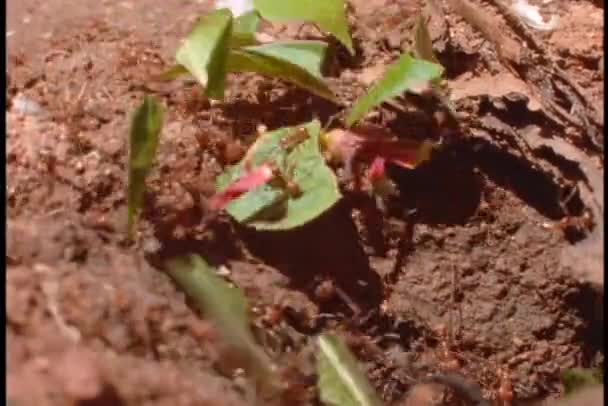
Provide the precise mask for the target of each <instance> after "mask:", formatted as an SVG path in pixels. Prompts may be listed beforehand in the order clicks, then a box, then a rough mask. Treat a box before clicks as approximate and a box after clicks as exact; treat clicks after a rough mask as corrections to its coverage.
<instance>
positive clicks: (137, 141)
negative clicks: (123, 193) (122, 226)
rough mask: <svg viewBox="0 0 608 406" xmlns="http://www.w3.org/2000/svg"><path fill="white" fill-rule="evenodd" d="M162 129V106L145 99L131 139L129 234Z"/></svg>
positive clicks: (128, 199)
mask: <svg viewBox="0 0 608 406" xmlns="http://www.w3.org/2000/svg"><path fill="white" fill-rule="evenodd" d="M162 126H163V110H162V106H161V104H160V103H159V102H158V101H156V99H154V98H153V97H148V96H146V97H145V98H144V101H143V103H142V104H141V105H140V106H139V107H138V108H137V110H136V111H135V113H134V115H133V118H132V121H131V131H130V137H129V180H128V188H127V206H128V209H127V210H128V214H127V216H128V217H127V230H128V233H129V236H130V237H132V235H133V227H134V226H135V222H136V220H137V216H138V215H139V212H140V211H141V209H142V207H143V203H144V194H145V190H146V185H145V180H146V177H147V175H148V173H149V172H150V169H151V168H152V164H153V163H154V159H155V157H156V150H157V149H158V143H159V140H160V131H161V129H162Z"/></svg>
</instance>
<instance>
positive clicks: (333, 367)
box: [317, 335, 382, 406]
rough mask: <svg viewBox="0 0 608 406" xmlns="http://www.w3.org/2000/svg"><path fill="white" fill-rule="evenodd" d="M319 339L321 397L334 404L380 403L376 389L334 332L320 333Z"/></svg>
mask: <svg viewBox="0 0 608 406" xmlns="http://www.w3.org/2000/svg"><path fill="white" fill-rule="evenodd" d="M318 340H319V341H318V343H319V351H318V353H317V374H318V376H319V382H318V385H317V386H318V387H319V392H320V397H321V401H322V402H323V403H325V404H328V405H334V406H380V405H381V404H382V402H381V401H380V398H379V397H378V395H377V394H376V391H375V390H374V388H373V387H372V385H371V384H370V383H369V381H368V380H367V377H366V376H365V374H364V373H363V371H362V370H361V369H360V367H359V365H358V362H357V360H356V359H355V357H354V356H353V355H352V353H351V352H350V351H349V349H348V347H346V345H345V344H344V343H343V342H342V340H340V339H339V338H338V337H336V336H333V335H322V336H320V337H319V339H318Z"/></svg>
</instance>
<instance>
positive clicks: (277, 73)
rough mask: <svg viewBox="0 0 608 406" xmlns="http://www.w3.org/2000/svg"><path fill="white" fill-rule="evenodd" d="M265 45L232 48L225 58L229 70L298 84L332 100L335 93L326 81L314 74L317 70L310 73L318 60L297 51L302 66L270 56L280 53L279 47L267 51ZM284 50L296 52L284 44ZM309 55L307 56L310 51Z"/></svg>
mask: <svg viewBox="0 0 608 406" xmlns="http://www.w3.org/2000/svg"><path fill="white" fill-rule="evenodd" d="M269 45H274V44H269ZM267 47H268V45H260V46H258V47H246V48H241V49H238V50H236V49H234V50H232V51H231V52H230V58H229V60H228V71H229V72H255V73H259V74H262V75H265V76H270V77H275V78H278V79H283V80H285V81H288V82H291V83H293V84H295V85H297V86H300V87H302V88H304V89H306V90H308V91H309V92H311V93H313V94H316V95H317V96H320V97H323V98H325V99H328V100H331V101H334V100H335V96H334V94H333V93H332V91H331V90H330V89H329V87H328V86H327V84H325V82H324V81H323V80H322V79H321V78H320V77H319V76H316V72H314V73H313V70H312V69H313V67H314V66H315V65H316V63H317V62H316V61H315V60H313V59H310V58H309V59H305V60H303V59H304V54H305V53H304V52H299V56H300V57H301V58H302V59H301V60H300V61H298V62H299V63H302V66H300V65H296V64H295V63H292V62H289V61H287V60H284V59H282V58H277V57H276V56H273V55H271V53H272V52H279V51H280V49H281V48H280V47H278V48H277V47H270V50H269V48H267ZM260 48H261V49H260ZM283 49H284V50H285V52H286V53H288V52H291V53H292V54H293V53H297V51H294V47H286V48H283ZM308 55H309V56H310V53H309V54H308ZM309 69H310V70H309Z"/></svg>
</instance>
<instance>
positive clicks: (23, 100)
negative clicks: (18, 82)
mask: <svg viewBox="0 0 608 406" xmlns="http://www.w3.org/2000/svg"><path fill="white" fill-rule="evenodd" d="M13 108H14V109H15V110H16V111H17V112H18V113H20V114H23V115H29V116H37V115H40V114H42V113H43V112H44V111H43V109H42V107H40V105H39V104H38V103H37V102H35V101H34V100H31V99H30V98H28V97H26V96H24V95H22V94H20V95H17V96H15V98H14V99H13Z"/></svg>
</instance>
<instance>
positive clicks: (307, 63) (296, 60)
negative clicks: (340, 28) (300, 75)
mask: <svg viewBox="0 0 608 406" xmlns="http://www.w3.org/2000/svg"><path fill="white" fill-rule="evenodd" d="M245 50H246V51H249V52H254V53H257V54H261V55H266V56H270V57H273V58H277V59H281V60H283V61H285V62H289V63H292V64H294V65H298V66H299V67H301V68H303V69H305V70H306V71H307V72H309V73H310V74H311V75H312V76H314V77H316V78H318V79H321V78H322V74H321V66H322V65H323V61H324V60H325V55H326V54H327V44H326V43H324V42H322V41H275V42H273V43H271V44H263V45H258V46H249V47H246V48H245Z"/></svg>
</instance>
